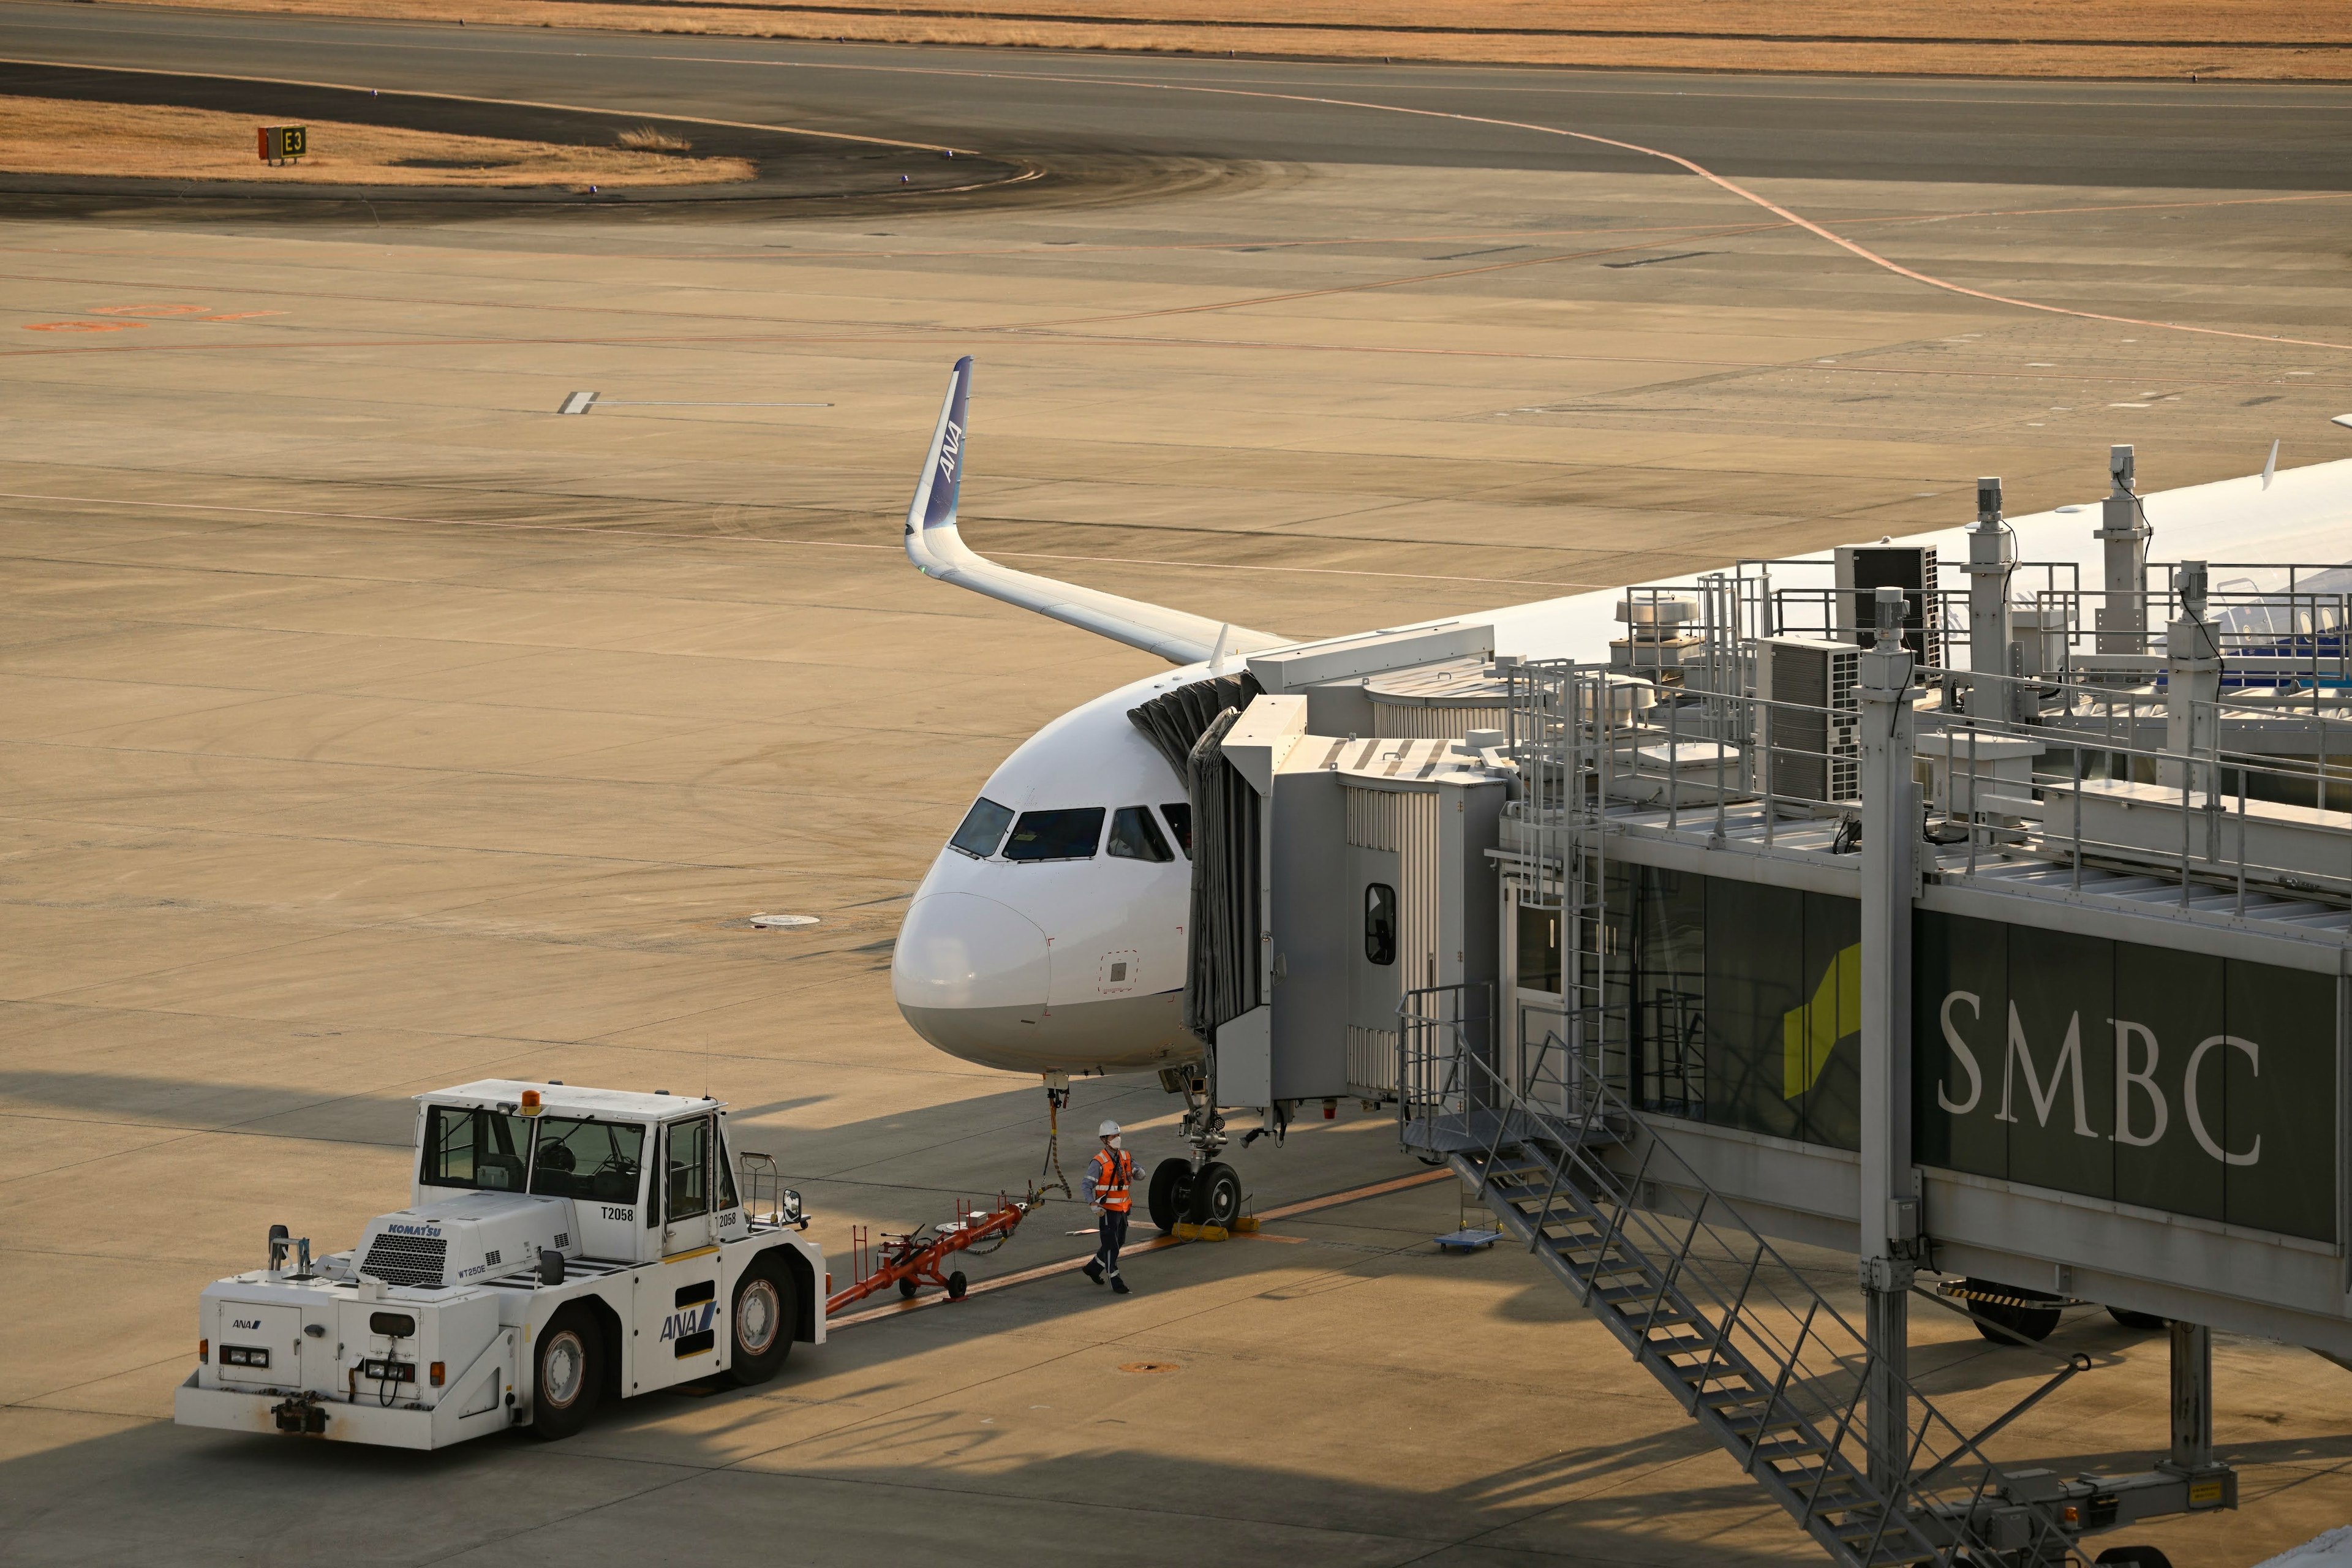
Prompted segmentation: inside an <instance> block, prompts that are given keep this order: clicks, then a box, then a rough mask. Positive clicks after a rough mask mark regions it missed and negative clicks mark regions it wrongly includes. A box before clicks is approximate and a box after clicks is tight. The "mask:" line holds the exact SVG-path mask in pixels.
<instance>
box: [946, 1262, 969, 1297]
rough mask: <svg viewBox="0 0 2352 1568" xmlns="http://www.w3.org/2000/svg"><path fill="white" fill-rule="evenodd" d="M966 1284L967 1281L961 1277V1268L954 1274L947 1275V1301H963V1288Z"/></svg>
mask: <svg viewBox="0 0 2352 1568" xmlns="http://www.w3.org/2000/svg"><path fill="white" fill-rule="evenodd" d="M966 1283H967V1281H966V1280H965V1279H964V1277H963V1270H962V1269H961V1268H959V1269H957V1270H956V1271H955V1272H954V1273H952V1274H950V1275H949V1276H948V1300H950V1301H961V1300H963V1292H964V1286H965V1284H966Z"/></svg>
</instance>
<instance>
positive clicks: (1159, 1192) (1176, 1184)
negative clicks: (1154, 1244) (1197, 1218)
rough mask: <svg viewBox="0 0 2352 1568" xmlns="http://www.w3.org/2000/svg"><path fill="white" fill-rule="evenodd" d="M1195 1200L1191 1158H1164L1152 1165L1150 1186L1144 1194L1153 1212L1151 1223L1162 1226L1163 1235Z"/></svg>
mask: <svg viewBox="0 0 2352 1568" xmlns="http://www.w3.org/2000/svg"><path fill="white" fill-rule="evenodd" d="M1191 1205H1192V1162H1191V1161H1190V1160H1162V1161H1160V1163H1159V1164H1157V1165H1154V1166H1153V1167H1152V1168H1151V1186H1150V1191H1149V1192H1148V1193H1147V1194H1145V1198H1144V1206H1145V1207H1146V1208H1148V1209H1150V1211H1151V1223H1152V1224H1153V1225H1156V1226H1159V1227H1160V1235H1162V1236H1168V1235H1171V1234H1172V1233H1173V1232H1174V1231H1175V1229H1176V1222H1177V1221H1178V1220H1181V1219H1182V1218H1184V1217H1185V1215H1186V1213H1187V1211H1188V1210H1189V1209H1190V1207H1191Z"/></svg>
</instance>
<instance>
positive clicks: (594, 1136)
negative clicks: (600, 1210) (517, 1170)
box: [530, 1116, 646, 1204]
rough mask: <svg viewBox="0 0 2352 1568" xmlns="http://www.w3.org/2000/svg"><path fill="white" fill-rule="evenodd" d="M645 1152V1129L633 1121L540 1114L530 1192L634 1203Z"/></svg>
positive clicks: (531, 1165) (552, 1196)
mask: <svg viewBox="0 0 2352 1568" xmlns="http://www.w3.org/2000/svg"><path fill="white" fill-rule="evenodd" d="M645 1151H646V1130H645V1129H644V1128H643V1127H641V1126H639V1125H638V1124H637V1123H635V1122H634V1121H581V1120H574V1119H572V1118H571V1117H567V1116H542V1117H541V1118H540V1119H539V1149H538V1152H537V1153H536V1154H535V1155H534V1156H533V1157H532V1159H531V1163H530V1190H531V1191H532V1192H534V1193H542V1194H546V1195H547V1196H549V1197H551V1198H592V1199H593V1200H595V1201H596V1202H598V1203H604V1204H634V1203H635V1202H636V1201H637V1173H638V1171H639V1169H640V1167H641V1165H642V1163H643V1161H644V1158H645Z"/></svg>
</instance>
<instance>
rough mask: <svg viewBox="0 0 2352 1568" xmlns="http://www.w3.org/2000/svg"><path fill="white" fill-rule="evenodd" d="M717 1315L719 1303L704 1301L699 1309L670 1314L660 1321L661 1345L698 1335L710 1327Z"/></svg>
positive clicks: (693, 1308)
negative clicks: (711, 1321) (690, 1335)
mask: <svg viewBox="0 0 2352 1568" xmlns="http://www.w3.org/2000/svg"><path fill="white" fill-rule="evenodd" d="M718 1315H719V1303H718V1302H716V1301H705V1302H704V1303H703V1304H702V1305H701V1306H699V1307H689V1308H688V1309H687V1310H685V1311H683V1312H672V1313H671V1314H670V1315H669V1316H668V1317H667V1318H666V1319H664V1320H663V1321H662V1331H661V1337H662V1343H664V1344H667V1343H668V1342H670V1341H672V1340H676V1339H683V1338H685V1337H686V1336H687V1335H688V1334H698V1333H700V1332H701V1331H703V1330H705V1329H707V1328H709V1326H710V1320H711V1319H713V1318H715V1317H717V1316H718Z"/></svg>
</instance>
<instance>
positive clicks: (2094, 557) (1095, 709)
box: [891, 461, 2352, 1073]
mask: <svg viewBox="0 0 2352 1568" xmlns="http://www.w3.org/2000/svg"><path fill="white" fill-rule="evenodd" d="M2086 489H2089V490H2090V494H2091V495H2092V496H2093V497H2094V498H2095V496H2096V494H2097V493H2098V490H2097V488H2096V487H2086ZM2347 493H2352V462H2344V461H2339V462H2335V463H2328V464H2322V465H2319V466H2316V467H2313V468H2301V469H2293V470H2284V471H2282V472H2280V473H2279V474H2278V475H2277V476H2276V480H2275V483H2274V484H2273V485H2270V486H2265V485H2263V483H2262V481H2261V480H2260V479H2254V478H2248V479H2226V480H2222V481H2220V482H2218V483H2214V484H2209V485H2199V486H2195V487H2192V488H2190V489H2179V490H2173V491H2168V492H2166V493H2164V494H2162V495H2159V496H2151V497H2149V498H2147V505H2146V510H2147V517H2148V519H2149V521H2151V522H2153V523H2154V524H2155V525H2156V528H2157V535H2156V549H2157V551H2158V552H2160V553H2161V557H2162V558H2164V559H2170V560H2182V559H2189V558H2196V557H2209V558H2212V559H2216V560H2229V559H2234V560H2238V561H2248V560H2265V561H2281V560H2294V559H2302V560H2340V559H2343V558H2345V557H2346V556H2347V555H2352V550H2347V548H2346V544H2347V540H2346V538H2345V513H2346V511H2347V501H2346V497H2347ZM2011 526H2012V527H2013V528H2014V529H2015V531H2016V536H2017V539H2016V542H2017V556H2018V558H2019V559H2021V560H2027V561H2036V562H2074V563H2077V564H2078V566H2079V567H2080V568H2081V580H2082V581H2083V582H2084V584H2096V583H2097V582H2098V581H2099V559H2100V550H2101V548H2102V547H2101V546H2100V545H2099V544H2098V542H2096V541H2095V538H2094V537H2093V531H2095V529H2096V528H2098V526H2099V509H2098V505H2097V502H2096V500H2095V499H2093V500H2090V502H2089V504H2087V505H2086V506H2084V507H2081V508H2070V509H2069V510H2067V511H2065V512H2054V511H2053V512H2042V513H2038V514H2036V515H2034V516H2031V517H2023V518H2017V519H2013V520H2011ZM1904 542H1906V543H1925V544H1933V545H1936V546H1937V548H1938V550H1939V551H1940V552H1941V553H1942V557H1943V559H1944V560H1946V561H1947V562H1958V561H1963V560H1965V559H1967V553H1968V552H1967V544H1966V541H1965V538H1964V534H1963V531H1961V530H1959V529H1949V530H1945V531H1941V532H1938V533H1934V534H1927V535H1924V536H1913V537H1910V538H1906V540H1905V541H1904ZM1808 559H1816V558H1813V557H1808ZM1818 559H1821V560H1823V561H1825V560H1826V557H1825V556H1824V557H1819V558H1818ZM2158 582H2159V583H2160V582H2161V579H2160V578H2159V579H2158ZM1621 597H1622V591H1621V590H1618V589H1613V588H1612V589H1603V590H1600V591H1597V592H1593V593H1586V594H1577V595H1570V596H1567V597H1564V598H1558V599H1548V600H1542V601H1539V602H1537V603H1534V604H1528V605H1512V606H1508V607H1507V608H1502V609H1496V610H1490V611H1481V612H1475V613H1471V614H1465V615H1462V616H1450V617H1444V618H1443V619H1439V620H1434V621H1426V622H1421V623H1416V624H1417V625H1420V626H1442V625H1446V624H1451V623H1455V622H1463V623H1471V624H1475V625H1484V626H1492V627H1493V628H1494V632H1495V647H1496V651H1497V652H1500V653H1509V654H1516V655H1517V656H1518V657H1520V658H1582V659H1587V660H1591V659H1596V658H1602V657H1604V656H1605V655H1606V653H1607V650H1608V644H1609V639H1610V637H1611V636H1612V632H1613V631H1614V629H1615V627H1614V625H1613V617H1614V613H1615V609H1616V605H1617V603H1618V601H1619V599H1620V598H1621ZM1395 629H1403V628H1395ZM1206 673H1207V668H1206V666H1205V665H1203V664H1192V665H1186V666H1184V667H1181V668H1177V669H1172V670H1170V671H1168V672H1167V673H1165V674H1161V675H1157V676H1153V677H1151V678H1150V679H1145V680H1139V681H1135V682H1133V683H1131V684H1129V685H1127V686H1123V687H1120V688H1119V689H1118V690H1116V691H1111V692H1108V693H1106V694H1104V695H1103V696H1101V697H1098V698H1096V699H1095V700H1093V701H1091V702H1088V703H1086V704H1085V705H1084V706H1082V707H1079V708H1076V709H1073V710H1071V711H1069V712H1067V713H1065V714H1063V715H1062V716H1061V717H1060V718H1058V719H1056V720H1055V721H1053V722H1052V723H1050V724H1048V725H1046V726H1045V728H1044V729H1043V730H1040V731H1037V733H1036V734H1034V735H1033V736H1031V737H1030V738H1029V739H1028V740H1027V741H1024V742H1022V744H1021V745H1020V747H1019V748H1018V749H1017V750H1015V751H1014V752H1013V754H1012V755H1011V756H1010V757H1007V758H1006V759H1005V760H1004V762H1003V764H1002V765H1001V766H999V767H998V768H997V770H996V772H995V773H992V774H991V775H990V776H989V780H988V784H987V785H986V787H985V788H983V789H982V792H981V797H982V800H984V801H993V802H995V803H996V804H997V805H1000V806H1003V807H1004V808H1006V809H1007V810H1008V811H1010V812H1011V813H1013V814H1014V816H1015V817H1016V818H1017V816H1019V815H1020V814H1023V813H1026V812H1031V811H1055V810H1068V809H1077V808H1089V807H1099V808H1102V810H1103V813H1104V818H1105V826H1104V827H1103V829H1102V830H1101V831H1099V832H1098V833H1097V836H1096V842H1095V845H1094V847H1093V852H1092V853H1091V854H1090V855H1087V856H1086V857H1083V858H1057V859H1050V860H1036V861H1026V862H1024V861H1021V860H1017V859H1013V858H1007V856H1006V855H1005V854H1003V852H1002V849H1001V848H1000V849H999V850H998V851H996V852H992V853H991V854H989V855H986V856H974V855H971V854H966V853H964V852H962V851H961V850H959V849H956V848H954V847H943V848H942V849H941V850H940V855H939V858H938V859H937V860H935V861H934V862H933V863H932V866H931V869H930V873H929V875H928V876H927V877H925V878H924V879H923V883H922V886H921V887H920V888H919V889H917V891H916V894H915V899H914V902H913V904H912V905H911V906H910V907H909V908H908V911H907V919H906V922H905V924H904V926H903V927H902V928H901V929H900V931H899V934H898V947H897V951H896V952H895V954H894V955H893V957H892V960H891V987H892V991H893V993H894V994H895V995H896V996H897V999H898V1007H899V1010H900V1012H902V1013H903V1014H904V1015H905V1016H906V1017H907V1019H908V1022H909V1023H910V1024H912V1025H913V1026H914V1027H915V1030H916V1032H917V1033H919V1034H920V1035H921V1036H922V1037H924V1038H925V1039H927V1040H929V1041H930V1042H931V1043H932V1044H933V1045H935V1046H937V1047H940V1049H941V1050H943V1051H946V1052H948V1053H949V1054H950V1055H951V1056H956V1057H960V1058H963V1059H964V1060H966V1061H971V1062H977V1063H979V1064H981V1065H982V1066H986V1067H994V1068H1009V1069H1012V1070H1015V1071H1022V1072H1040V1073H1050V1072H1066V1073H1091V1072H1097V1071H1100V1072H1118V1071H1137V1070H1144V1069H1150V1068H1159V1067H1168V1066H1174V1065H1176V1064H1179V1063H1181V1062H1185V1061H1189V1060H1192V1059H1193V1058H1196V1057H1197V1056H1198V1055H1199V1054H1200V1052H1201V1050H1202V1045H1201V1043H1200V1042H1199V1041H1198V1040H1196V1039H1195V1038H1194V1037H1192V1034H1191V1033H1190V1032H1189V1031H1187V1030H1186V1029H1185V1027H1184V1024H1183V988H1184V966H1185V962H1186V955H1185V944H1184V928H1185V924H1186V921H1187V919H1188V916H1189V912H1190V888H1191V870H1192V867H1191V862H1190V859H1189V858H1188V857H1187V856H1185V855H1184V854H1182V853H1181V852H1180V853H1178V854H1176V855H1175V856H1174V858H1171V859H1170V860H1167V861H1150V860H1142V859H1135V858H1119V857H1117V856H1114V855H1112V854H1111V853H1109V852H1108V840H1109V838H1110V837H1111V835H1110V831H1109V826H1108V824H1109V820H1110V817H1111V816H1112V814H1113V813H1115V812H1116V811H1117V810H1118V808H1120V807H1124V806H1136V805H1140V806H1147V807H1150V808H1151V809H1152V810H1153V811H1154V812H1155V813H1158V812H1159V811H1160V808H1161V807H1163V806H1166V805H1171V804H1181V803H1182V802H1184V800H1185V798H1186V796H1185V788H1184V784H1183V782H1182V781H1181V779H1179V778H1178V777H1177V775H1176V772H1175V770H1174V769H1173V768H1172V767H1171V766H1170V765H1169V763H1168V762H1167V761H1166V759H1164V758H1163V757H1161V756H1160V753H1159V752H1157V751H1156V750H1154V749H1153V747H1152V746H1151V744H1150V742H1148V741H1146V740H1145V739H1144V737H1143V734H1142V732H1141V731H1139V730H1137V729H1136V727H1135V726H1134V724H1133V723H1132V722H1131V721H1129V718H1128V716H1127V715H1128V710H1129V709H1130V708H1134V707H1136V706H1138V705H1139V704H1141V703H1143V702H1145V701H1147V700H1150V699H1151V698H1152V697H1155V696H1157V695H1159V694H1160V693H1161V692H1164V691H1167V690H1170V689H1172V688H1175V687H1178V686H1181V685H1185V684H1187V683H1189V682H1192V681H1195V680H1199V679H1202V677H1203V676H1204V675H1205V674H1206ZM1234 673H1238V668H1237V667H1236V668H1235V670H1234ZM1156 819H1157V820H1158V821H1159V822H1160V826H1161V827H1162V829H1163V830H1164V829H1166V828H1167V827H1168V826H1170V825H1169V824H1168V822H1167V820H1166V818H1165V817H1164V816H1160V817H1157V818H1156Z"/></svg>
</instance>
